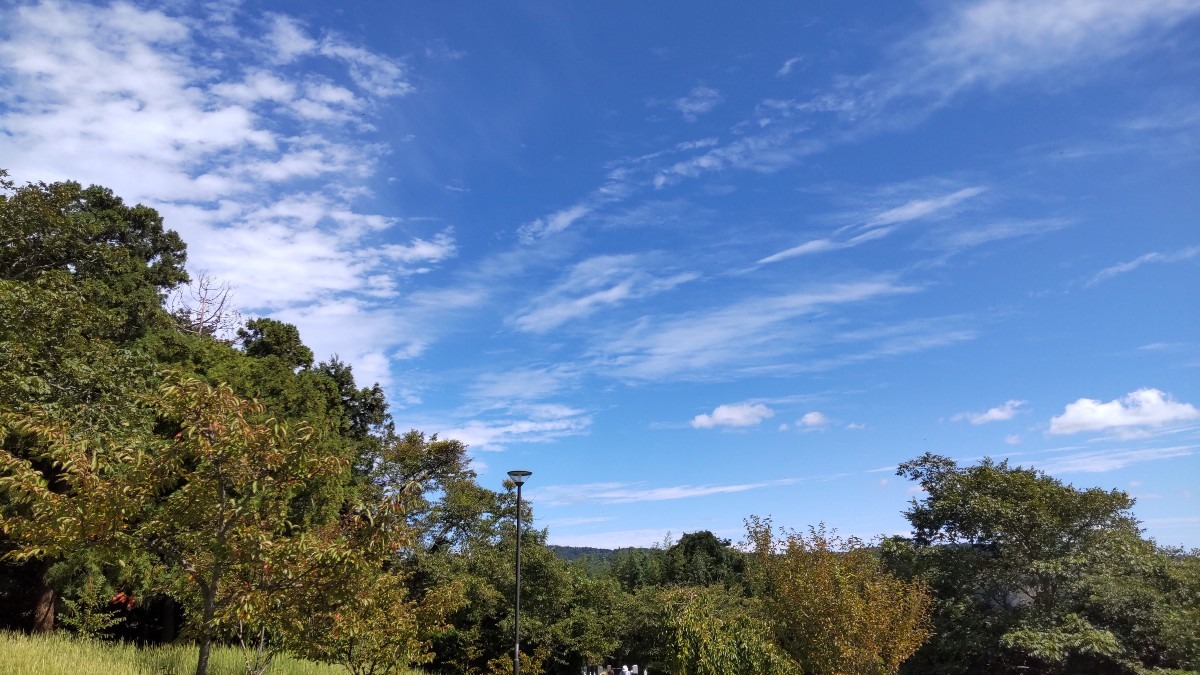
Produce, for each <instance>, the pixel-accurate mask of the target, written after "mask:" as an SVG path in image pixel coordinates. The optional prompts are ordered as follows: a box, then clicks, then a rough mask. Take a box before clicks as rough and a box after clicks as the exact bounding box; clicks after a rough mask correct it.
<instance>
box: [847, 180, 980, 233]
mask: <svg viewBox="0 0 1200 675" xmlns="http://www.w3.org/2000/svg"><path fill="white" fill-rule="evenodd" d="M986 191H987V188H986V187H983V186H975V187H968V188H963V189H961V190H957V191H955V192H952V193H950V194H948V195H943V196H941V197H929V198H925V199H913V200H911V201H908V202H906V203H904V204H901V205H900V206H897V207H895V208H891V209H888V210H886V211H884V212H882V213H879V214H877V215H875V216H874V217H872V218H871V219H870V220H868V221H867V223H866V227H878V226H880V225H892V224H895V223H905V222H908V221H910V220H917V219H920V218H929V217H930V216H933V215H935V214H939V213H943V212H945V211H947V210H949V209H951V208H953V207H955V206H957V205H958V204H960V203H962V202H964V201H966V200H968V199H970V198H971V197H975V196H978V195H981V194H983V193H984V192H986Z"/></svg>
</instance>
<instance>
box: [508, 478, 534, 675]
mask: <svg viewBox="0 0 1200 675" xmlns="http://www.w3.org/2000/svg"><path fill="white" fill-rule="evenodd" d="M532 475H533V472H532V471H509V472H508V477H509V478H510V479H511V480H512V482H514V483H516V484H517V597H516V605H515V610H516V611H515V613H514V615H513V616H514V621H513V675H521V486H522V485H524V484H525V481H526V480H528V479H529V477H530V476H532Z"/></svg>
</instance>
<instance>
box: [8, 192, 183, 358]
mask: <svg viewBox="0 0 1200 675" xmlns="http://www.w3.org/2000/svg"><path fill="white" fill-rule="evenodd" d="M186 259H187V252H186V246H185V244H184V243H183V240H182V239H180V238H179V235H178V234H176V233H175V231H173V230H167V229H164V228H163V221H162V217H161V216H159V215H158V212H156V211H155V210H154V209H152V208H150V207H147V206H142V205H138V206H133V207H130V206H126V205H125V203H124V202H123V201H121V198H120V197H117V196H116V195H114V194H113V193H112V191H111V190H109V189H107V188H102V187H99V186H95V185H93V186H90V187H87V188H83V187H81V186H80V185H79V184H78V183H74V182H65V183H50V184H46V183H32V184H29V185H26V186H24V187H21V188H18V189H17V190H16V191H15V192H14V193H13V194H12V195H8V196H5V195H0V278H3V279H10V280H13V281H20V282H27V283H32V282H36V281H37V280H38V279H39V278H41V276H42V275H43V274H46V273H49V272H54V271H59V272H66V273H68V274H70V275H71V276H72V277H73V278H74V279H75V280H76V281H78V282H81V283H82V282H96V283H94V284H92V285H89V287H88V288H89V293H90V297H91V299H92V302H95V303H99V304H103V305H105V306H108V307H113V308H119V309H121V310H122V312H123V313H124V321H123V322H122V323H121V325H120V326H119V330H117V331H116V332H115V333H114V335H113V337H115V338H121V339H130V338H135V337H139V336H140V335H142V334H144V332H145V331H146V329H147V328H148V326H149V324H150V323H151V322H153V321H161V320H162V319H163V318H164V315H163V312H162V308H161V302H162V294H163V293H165V292H166V291H169V290H170V289H172V288H174V287H175V286H178V285H179V284H181V283H184V282H186V281H187V279H188V276H187V272H185V271H184V267H183V265H184V262H185V261H186Z"/></svg>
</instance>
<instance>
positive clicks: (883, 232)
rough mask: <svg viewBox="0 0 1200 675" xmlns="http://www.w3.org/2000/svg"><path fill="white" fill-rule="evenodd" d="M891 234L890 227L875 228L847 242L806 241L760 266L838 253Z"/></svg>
mask: <svg viewBox="0 0 1200 675" xmlns="http://www.w3.org/2000/svg"><path fill="white" fill-rule="evenodd" d="M891 232H892V228H890V227H877V228H874V229H871V230H867V231H866V232H863V233H862V234H860V235H858V236H856V237H851V238H850V239H847V240H845V241H833V240H831V239H813V240H811V241H806V242H804V243H803V244H800V245H799V246H793V247H792V248H789V249H786V250H784V251H780V252H779V253H775V254H773V255H769V256H767V257H765V258H763V259H762V260H759V261H758V264H759V265H768V264H770V263H774V262H779V261H780V260H787V259H788V258H795V257H798V256H802V255H812V254H814V253H825V252H826V251H836V250H839V249H844V248H854V247H855V246H859V245H861V244H865V243H867V242H868V241H874V240H876V239H882V238H883V237H886V236H887V235H889V234H891Z"/></svg>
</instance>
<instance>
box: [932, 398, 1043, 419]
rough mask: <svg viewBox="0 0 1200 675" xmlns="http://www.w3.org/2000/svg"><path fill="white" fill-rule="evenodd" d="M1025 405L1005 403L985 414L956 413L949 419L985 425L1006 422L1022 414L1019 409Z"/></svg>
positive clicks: (1021, 403) (1014, 402)
mask: <svg viewBox="0 0 1200 675" xmlns="http://www.w3.org/2000/svg"><path fill="white" fill-rule="evenodd" d="M1026 403H1028V401H1017V400H1010V401H1005V402H1004V405H1000V406H996V407H995V408H990V409H988V410H987V411H986V412H981V413H973V412H964V413H958V414H957V415H955V416H954V417H952V418H951V419H953V420H956V421H957V420H967V421H969V422H970V423H971V424H987V423H988V422H1004V421H1007V420H1011V419H1012V418H1014V417H1016V416H1017V414H1018V413H1020V412H1022V410H1021V408H1023V407H1024V406H1025V404H1026Z"/></svg>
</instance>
